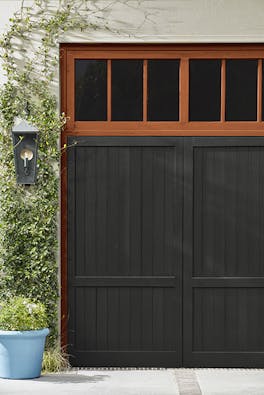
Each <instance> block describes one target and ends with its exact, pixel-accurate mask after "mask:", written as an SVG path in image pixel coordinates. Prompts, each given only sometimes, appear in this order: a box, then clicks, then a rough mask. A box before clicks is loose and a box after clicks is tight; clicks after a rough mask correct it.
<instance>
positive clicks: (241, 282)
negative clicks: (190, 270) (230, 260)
mask: <svg viewBox="0 0 264 395" xmlns="http://www.w3.org/2000/svg"><path fill="white" fill-rule="evenodd" d="M192 286H193V287H195V288H207V287H209V288H210V287H219V288H226V287H230V288H231V287H232V288H233V287H235V288H251V287H252V288H264V277H193V279H192Z"/></svg>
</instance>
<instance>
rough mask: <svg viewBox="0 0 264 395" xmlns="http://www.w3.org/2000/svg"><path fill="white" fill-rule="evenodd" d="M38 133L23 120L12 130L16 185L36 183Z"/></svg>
mask: <svg viewBox="0 0 264 395" xmlns="http://www.w3.org/2000/svg"><path fill="white" fill-rule="evenodd" d="M38 132H39V131H38V129H37V128H36V127H35V126H33V125H30V124H29V123H28V122H26V121H24V120H22V121H21V122H20V123H19V124H18V125H16V126H14V127H13V129H12V138H13V147H14V160H15V168H16V179H17V184H24V185H30V184H35V183H36V178H37V152H38Z"/></svg>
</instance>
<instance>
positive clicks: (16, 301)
mask: <svg viewBox="0 0 264 395" xmlns="http://www.w3.org/2000/svg"><path fill="white" fill-rule="evenodd" d="M46 327H47V314H46V310H45V307H44V305H43V304H42V303H36V302H33V301H32V300H30V299H27V298H24V297H21V296H16V297H11V298H9V299H8V300H7V301H5V302H2V303H0V377H2V378H9V379H30V378H35V377H39V376H40V373H41V365H42V358H43V352H44V346H45V340H46V336H47V335H48V333H49V329H48V328H46Z"/></svg>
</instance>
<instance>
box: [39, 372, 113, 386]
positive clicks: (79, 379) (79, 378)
mask: <svg viewBox="0 0 264 395" xmlns="http://www.w3.org/2000/svg"><path fill="white" fill-rule="evenodd" d="M108 378H110V376H108V375H106V374H96V375H93V376H88V375H85V374H76V373H65V374H58V375H57V374H47V375H44V376H41V377H39V378H38V379H35V380H36V381H40V382H46V383H54V384H67V383H68V384H81V383H99V382H102V381H105V380H107V379H108Z"/></svg>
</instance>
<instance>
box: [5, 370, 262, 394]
mask: <svg viewBox="0 0 264 395" xmlns="http://www.w3.org/2000/svg"><path fill="white" fill-rule="evenodd" d="M0 394H3V395H9V394H20V395H33V394H34V395H44V394H45V395H62V394H63V395H66V394H67V395H75V394H76V395H83V394H88V395H95V394H96V395H220V394H228V395H264V370H246V369H245V370H243V369H196V370H194V369H164V370H154V369H153V370H76V371H70V372H67V373H62V374H49V375H45V376H42V377H40V378H39V379H34V380H3V379H0Z"/></svg>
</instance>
